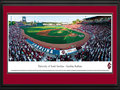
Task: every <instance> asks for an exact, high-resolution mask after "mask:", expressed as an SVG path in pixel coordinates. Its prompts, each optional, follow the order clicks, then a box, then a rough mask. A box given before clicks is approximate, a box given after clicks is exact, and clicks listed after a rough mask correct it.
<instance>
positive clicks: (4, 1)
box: [0, 0, 120, 90]
mask: <svg viewBox="0 0 120 90" xmlns="http://www.w3.org/2000/svg"><path fill="white" fill-rule="evenodd" d="M4 5H8V6H36V5H40V6H60V5H62V6H69V5H72V6H76V5H80V6H86V5H90V6H95V5H98V6H99V5H101V6H104V5H106V6H109V5H113V6H114V5H115V6H117V85H63V84H62V85H57V84H55V85H45V84H43V85H4V84H3V6H4ZM119 23H120V1H119V0H57V1H56V0H34V1H32V0H1V1H0V30H1V31H0V39H1V40H0V43H1V44H0V51H1V52H0V58H1V60H0V89H1V90H4V89H12V90H17V89H19V90H23V89H29V90H30V89H34V90H35V89H37V90H39V89H40V90H41V89H52V90H54V89H61V90H63V89H69V90H71V89H73V90H75V89H80V90H81V89H92V90H93V89H95V90H96V89H101V90H103V89H108V90H109V89H115V90H119V89H120V60H119V59H120V55H119V53H120V50H119V49H120V47H119V46H120V40H119V39H120V35H119V33H120V25H119Z"/></svg>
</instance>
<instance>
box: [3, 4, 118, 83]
mask: <svg viewBox="0 0 120 90" xmlns="http://www.w3.org/2000/svg"><path fill="white" fill-rule="evenodd" d="M8 13H112V14H113V73H112V74H90V73H89V74H85V73H84V74H34V73H33V74H23V73H22V74H8V73H7V14H8ZM3 84H117V7H116V6H3Z"/></svg>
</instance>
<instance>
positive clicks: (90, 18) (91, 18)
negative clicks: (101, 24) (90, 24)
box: [85, 16, 110, 20]
mask: <svg viewBox="0 0 120 90" xmlns="http://www.w3.org/2000/svg"><path fill="white" fill-rule="evenodd" d="M105 17H110V16H95V17H89V18H85V20H93V19H99V18H105Z"/></svg>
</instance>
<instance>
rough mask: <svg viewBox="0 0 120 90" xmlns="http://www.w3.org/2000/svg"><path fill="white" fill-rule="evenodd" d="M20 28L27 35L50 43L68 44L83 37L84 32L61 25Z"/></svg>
mask: <svg viewBox="0 0 120 90" xmlns="http://www.w3.org/2000/svg"><path fill="white" fill-rule="evenodd" d="M22 29H23V30H24V33H25V34H26V35H28V36H30V37H32V38H34V39H36V40H39V41H43V42H46V43H52V44H69V43H73V42H77V41H81V40H83V39H84V38H85V34H84V33H82V32H78V31H75V30H72V29H68V28H65V27H63V26H40V27H28V28H22Z"/></svg>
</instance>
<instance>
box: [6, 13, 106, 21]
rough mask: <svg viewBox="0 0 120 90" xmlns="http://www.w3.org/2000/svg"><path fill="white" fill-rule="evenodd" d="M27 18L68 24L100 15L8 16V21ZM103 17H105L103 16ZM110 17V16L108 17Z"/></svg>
mask: <svg viewBox="0 0 120 90" xmlns="http://www.w3.org/2000/svg"><path fill="white" fill-rule="evenodd" d="M23 16H26V21H27V22H31V21H36V22H67V23H71V22H72V21H74V20H76V19H80V20H83V19H84V18H88V17H94V16H98V15H15V14H13V15H12V14H10V15H8V21H11V20H12V21H22V17H23ZM99 16H101V15H99ZM102 16H103V15H102ZM107 16H108V15H107Z"/></svg>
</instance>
